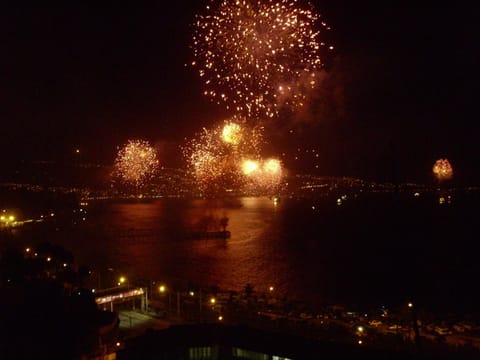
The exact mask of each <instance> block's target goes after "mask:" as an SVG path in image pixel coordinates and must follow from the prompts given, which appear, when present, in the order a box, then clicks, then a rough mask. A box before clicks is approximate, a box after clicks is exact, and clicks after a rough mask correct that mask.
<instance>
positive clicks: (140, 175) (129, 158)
mask: <svg viewBox="0 0 480 360" xmlns="http://www.w3.org/2000/svg"><path fill="white" fill-rule="evenodd" d="M157 169H158V160H157V154H156V152H155V149H154V148H153V147H151V146H150V144H149V143H148V142H147V141H143V140H129V141H128V143H127V144H126V145H125V146H124V147H123V148H121V149H120V150H119V151H118V154H117V157H116V159H115V173H116V175H117V176H119V177H120V178H121V179H122V180H123V181H124V182H125V183H126V184H128V185H135V186H136V187H140V186H142V185H144V184H145V182H146V181H148V180H151V179H152V178H153V176H154V175H155V173H156V171H157Z"/></svg>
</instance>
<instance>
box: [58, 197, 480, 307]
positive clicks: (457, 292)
mask: <svg viewBox="0 0 480 360" xmlns="http://www.w3.org/2000/svg"><path fill="white" fill-rule="evenodd" d="M469 204H470V203H469ZM313 205H314V206H313ZM447 205H448V206H447ZM474 214H475V212H474V211H472V209H471V205H468V206H467V205H462V203H461V202H459V201H456V202H453V203H452V204H445V205H438V203H437V199H436V198H432V199H430V198H426V197H424V196H422V198H420V199H419V198H414V197H413V196H412V197H411V199H410V198H408V199H407V200H405V199H395V200H392V199H390V198H382V197H381V196H380V195H376V197H375V198H364V199H361V198H359V199H356V200H348V201H345V202H344V203H343V204H342V206H337V205H336V198H334V199H329V200H324V201H315V202H312V201H311V200H301V201H297V200H292V199H282V200H281V201H280V202H279V203H278V204H276V205H275V204H274V201H273V200H271V199H267V198H242V199H236V200H229V201H228V202H226V201H207V200H180V199H164V200H158V201H154V202H138V203H135V202H133V203H98V204H92V205H91V207H90V208H89V217H88V221H87V224H86V226H85V228H84V229H76V230H74V231H73V232H72V233H70V234H68V236H65V234H63V235H61V236H63V238H62V240H61V241H62V244H64V246H65V247H66V248H67V249H70V250H71V251H72V252H73V253H74V254H75V257H76V259H77V261H78V262H81V263H85V264H88V265H91V266H92V267H93V268H94V269H100V268H104V269H105V268H108V267H110V268H113V269H115V271H116V272H117V273H120V272H121V273H123V274H127V275H128V276H129V277H130V278H132V279H134V278H144V279H150V280H156V281H165V282H167V283H175V282H177V283H179V282H180V283H182V284H186V283H187V281H189V282H191V283H193V284H195V285H199V286H211V285H216V286H218V287H219V288H220V289H227V290H242V289H243V288H244V287H245V285H246V284H247V283H251V284H253V285H254V287H255V289H256V290H258V291H266V290H267V289H268V287H269V286H274V287H275V289H276V291H277V292H279V293H280V294H285V295H288V296H289V297H297V298H299V299H308V300H309V301H311V302H323V301H325V302H337V301H339V302H347V303H363V302H364V303H372V302H374V303H377V304H378V303H382V302H383V301H386V302H387V303H388V301H391V300H392V299H393V300H396V301H403V300H404V299H407V298H410V297H411V296H412V294H413V295H415V296H417V297H421V298H423V299H424V300H425V301H426V302H428V301H430V302H432V303H437V302H439V301H441V302H444V303H445V304H447V305H449V304H450V305H451V304H452V301H456V302H459V301H460V302H462V301H463V302H462V303H463V304H466V302H465V301H464V300H465V299H470V300H467V302H470V301H471V302H472V303H473V302H474V301H476V299H478V297H475V296H473V295H474V292H473V290H472V287H471V284H472V283H474V278H475V277H476V276H478V275H480V267H479V265H478V261H477V260H476V257H475V255H474V254H476V251H475V246H476V245H475V241H476V240H475V235H474V234H475V233H476V232H475V230H474V229H476V218H475V216H474ZM206 215H209V216H213V217H217V218H220V217H223V216H226V217H228V219H229V224H228V228H227V229H228V230H229V231H230V232H231V238H230V239H227V240H223V239H191V238H188V236H187V231H188V229H190V228H191V227H192V226H194V225H195V224H197V223H198V221H199V220H200V219H202V217H205V216H206ZM453 240H454V243H455V245H454V246H455V248H454V249H455V251H453V252H452V246H453V245H452V241H453ZM452 254H454V256H453V257H452ZM103 281H104V284H103V285H104V286H105V285H106V284H105V282H107V280H106V279H104V280H103ZM448 294H450V295H451V296H450V297H449V295H448ZM452 297H453V298H452ZM440 299H441V300H440ZM478 300H480V299H478Z"/></svg>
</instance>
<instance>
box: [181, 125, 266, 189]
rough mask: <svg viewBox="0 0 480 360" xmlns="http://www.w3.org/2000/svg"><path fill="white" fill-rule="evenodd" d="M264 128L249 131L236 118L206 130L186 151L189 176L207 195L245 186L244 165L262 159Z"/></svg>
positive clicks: (248, 128) (254, 128)
mask: <svg viewBox="0 0 480 360" xmlns="http://www.w3.org/2000/svg"><path fill="white" fill-rule="evenodd" d="M261 143H262V128H257V127H248V126H247V125H246V124H245V120H243V119H241V118H238V117H234V118H232V119H231V120H228V121H225V122H224V123H223V124H221V125H219V126H217V127H215V128H213V129H206V128H204V129H203V131H202V132H201V133H199V134H198V135H197V137H196V138H195V139H193V140H191V141H190V142H189V143H188V144H187V145H186V146H185V147H184V149H183V154H184V157H185V159H186V160H187V163H188V167H189V172H190V173H191V174H192V176H193V178H194V180H195V183H196V185H197V186H198V188H199V189H200V191H202V192H203V193H205V194H206V195H218V194H219V193H222V192H224V191H226V190H227V189H239V188H241V186H242V181H243V178H242V171H241V168H240V165H239V164H240V161H241V159H243V158H246V157H258V154H259V151H260V146H261Z"/></svg>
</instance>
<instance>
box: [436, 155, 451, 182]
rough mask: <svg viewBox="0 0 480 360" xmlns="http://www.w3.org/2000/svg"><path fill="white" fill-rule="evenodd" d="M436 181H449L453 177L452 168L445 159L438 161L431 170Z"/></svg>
mask: <svg viewBox="0 0 480 360" xmlns="http://www.w3.org/2000/svg"><path fill="white" fill-rule="evenodd" d="M432 171H433V173H434V175H435V176H436V177H437V179H438V181H443V180H449V179H451V178H452V176H453V168H452V165H451V164H450V162H449V161H448V160H447V159H438V160H437V161H436V162H435V164H434V165H433V169H432Z"/></svg>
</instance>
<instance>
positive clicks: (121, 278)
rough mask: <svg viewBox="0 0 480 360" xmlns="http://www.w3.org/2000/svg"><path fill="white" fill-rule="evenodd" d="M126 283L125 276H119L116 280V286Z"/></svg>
mask: <svg viewBox="0 0 480 360" xmlns="http://www.w3.org/2000/svg"><path fill="white" fill-rule="evenodd" d="M126 281H127V278H126V277H125V276H120V278H119V279H118V286H120V285H122V284H124V283H125V282H126Z"/></svg>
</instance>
